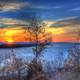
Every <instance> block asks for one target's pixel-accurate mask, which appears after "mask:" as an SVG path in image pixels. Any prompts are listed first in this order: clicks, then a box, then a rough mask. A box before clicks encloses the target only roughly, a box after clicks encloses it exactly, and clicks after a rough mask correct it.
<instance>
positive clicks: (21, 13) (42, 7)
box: [0, 0, 80, 20]
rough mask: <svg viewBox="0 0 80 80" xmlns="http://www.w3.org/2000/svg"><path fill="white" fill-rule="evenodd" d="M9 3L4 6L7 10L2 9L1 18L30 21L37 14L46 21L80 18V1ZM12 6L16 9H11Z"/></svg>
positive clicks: (0, 11)
mask: <svg viewBox="0 0 80 80" xmlns="http://www.w3.org/2000/svg"><path fill="white" fill-rule="evenodd" d="M7 1H8V2H7V5H6V4H5V5H3V6H4V7H5V9H3V7H1V8H0V17H8V18H17V19H28V18H29V17H31V15H33V13H36V14H37V15H39V16H40V17H41V18H42V19H45V20H61V19H64V18H66V17H80V0H14V1H13V0H7ZM2 3H6V0H0V4H2ZM12 3H14V5H12ZM15 5H16V6H15ZM7 6H8V8H7ZM11 6H12V7H13V8H14V9H13V8H11V9H9V8H10V7H11ZM14 6H15V7H14Z"/></svg>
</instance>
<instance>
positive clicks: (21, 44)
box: [0, 42, 80, 48]
mask: <svg viewBox="0 0 80 80" xmlns="http://www.w3.org/2000/svg"><path fill="white" fill-rule="evenodd" d="M46 44H47V45H49V44H74V45H80V43H77V42H76V43H75V42H49V43H46ZM35 45H36V44H35V43H32V42H17V43H12V44H7V43H0V48H20V47H33V46H35ZM41 45H43V44H41Z"/></svg>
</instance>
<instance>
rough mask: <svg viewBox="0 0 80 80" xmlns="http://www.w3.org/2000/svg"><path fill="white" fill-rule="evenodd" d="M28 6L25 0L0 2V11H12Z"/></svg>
mask: <svg viewBox="0 0 80 80" xmlns="http://www.w3.org/2000/svg"><path fill="white" fill-rule="evenodd" d="M28 6H29V3H27V2H17V3H16V2H0V11H14V10H18V9H21V8H23V7H28Z"/></svg>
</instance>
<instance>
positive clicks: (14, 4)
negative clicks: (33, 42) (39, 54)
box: [0, 0, 80, 42]
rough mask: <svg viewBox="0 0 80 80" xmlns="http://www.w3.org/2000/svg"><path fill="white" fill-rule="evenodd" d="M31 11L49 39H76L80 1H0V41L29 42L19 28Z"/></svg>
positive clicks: (79, 39)
mask: <svg viewBox="0 0 80 80" xmlns="http://www.w3.org/2000/svg"><path fill="white" fill-rule="evenodd" d="M6 1H7V2H6ZM34 13H36V14H37V16H39V17H40V18H41V20H42V21H43V22H45V23H46V24H47V25H46V26H45V27H46V31H47V32H50V33H51V34H52V41H53V42H80V0H0V42H25V41H29V39H27V40H25V38H24V37H25V36H26V34H25V33H24V31H25V30H24V29H22V27H23V25H24V24H26V25H27V24H28V20H29V19H30V18H31V17H32V16H34ZM27 35H28V33H27Z"/></svg>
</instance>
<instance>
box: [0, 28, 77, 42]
mask: <svg viewBox="0 0 80 80" xmlns="http://www.w3.org/2000/svg"><path fill="white" fill-rule="evenodd" d="M45 30H46V32H47V33H51V35H52V42H77V36H73V35H71V36H70V34H69V35H68V34H67V35H65V32H66V31H65V29H63V28H50V27H48V28H46V29H45ZM27 34H28V32H27V33H25V30H24V29H22V28H20V27H19V28H17V27H16V28H4V29H0V42H6V43H15V42H31V41H30V40H29V39H28V38H29V35H27ZM25 37H26V39H25Z"/></svg>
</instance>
